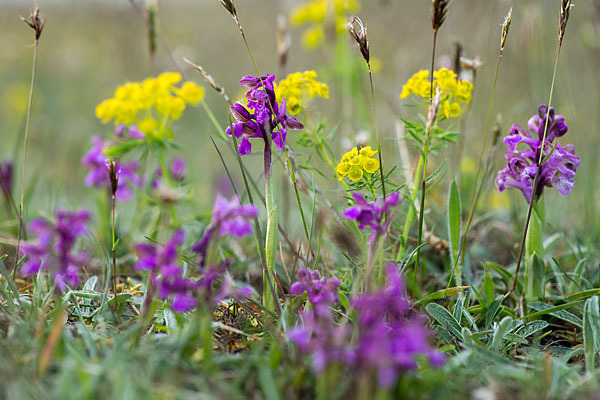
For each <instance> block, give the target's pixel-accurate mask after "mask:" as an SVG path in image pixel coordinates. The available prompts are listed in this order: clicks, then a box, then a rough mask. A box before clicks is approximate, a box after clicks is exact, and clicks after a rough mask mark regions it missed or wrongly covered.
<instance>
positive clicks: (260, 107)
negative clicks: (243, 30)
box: [226, 74, 304, 155]
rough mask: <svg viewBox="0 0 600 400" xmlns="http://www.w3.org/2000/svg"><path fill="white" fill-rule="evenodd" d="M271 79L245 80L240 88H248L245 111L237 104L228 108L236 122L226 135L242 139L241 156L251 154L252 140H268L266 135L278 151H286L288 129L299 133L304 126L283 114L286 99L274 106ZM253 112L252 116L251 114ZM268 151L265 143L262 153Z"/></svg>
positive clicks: (255, 78) (239, 146) (249, 78)
mask: <svg viewBox="0 0 600 400" xmlns="http://www.w3.org/2000/svg"><path fill="white" fill-rule="evenodd" d="M274 80H275V76H274V75H269V74H267V75H265V76H262V77H260V78H259V77H255V76H244V77H243V78H242V79H241V80H240V85H242V86H244V87H246V88H248V89H249V90H248V91H247V92H246V94H245V97H246V107H245V106H244V105H242V104H240V103H236V104H234V105H232V106H231V107H230V110H231V113H232V114H233V116H234V117H235V122H233V123H232V125H231V126H230V127H228V128H227V129H226V133H227V134H228V135H229V136H231V135H232V134H233V135H235V137H236V138H238V139H241V140H240V142H239V144H238V152H239V153H240V155H245V154H248V153H250V152H251V151H252V144H251V143H250V140H249V139H251V138H262V139H263V140H265V141H266V140H267V138H268V136H269V133H270V135H271V140H272V141H273V143H275V146H277V148H278V149H280V150H284V149H285V140H286V136H287V130H288V129H302V128H304V126H303V125H302V124H301V123H300V122H298V121H297V120H296V119H295V118H293V117H291V116H288V115H287V114H286V106H285V99H284V100H282V102H281V104H278V103H277V100H276V96H275V88H274V85H273V81H274ZM250 110H252V112H251V111H250ZM267 151H270V145H269V143H268V142H265V152H267Z"/></svg>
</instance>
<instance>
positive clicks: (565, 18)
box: [558, 0, 573, 45]
mask: <svg viewBox="0 0 600 400" xmlns="http://www.w3.org/2000/svg"><path fill="white" fill-rule="evenodd" d="M571 7H573V2H572V1H571V0H561V2H560V17H559V18H558V43H559V45H562V41H563V38H564V37H565V31H566V30H567V22H569V15H570V14H571Z"/></svg>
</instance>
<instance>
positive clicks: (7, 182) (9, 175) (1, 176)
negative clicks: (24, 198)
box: [0, 160, 13, 199]
mask: <svg viewBox="0 0 600 400" xmlns="http://www.w3.org/2000/svg"><path fill="white" fill-rule="evenodd" d="M12 182H13V163H12V161H10V160H6V161H2V162H0V190H1V191H2V193H3V194H4V197H6V198H7V199H8V198H9V197H10V196H11V193H12Z"/></svg>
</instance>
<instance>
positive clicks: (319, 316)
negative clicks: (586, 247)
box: [288, 310, 355, 373]
mask: <svg viewBox="0 0 600 400" xmlns="http://www.w3.org/2000/svg"><path fill="white" fill-rule="evenodd" d="M300 316H301V319H302V325H299V326H297V327H295V328H293V329H290V330H289V331H288V339H289V340H290V341H292V342H293V343H294V344H296V346H298V349H299V350H300V351H301V352H302V353H304V354H307V355H310V356H311V358H312V365H313V369H314V370H315V372H316V373H321V372H322V371H323V370H324V369H325V367H326V366H327V365H328V364H330V363H334V362H337V363H340V364H342V365H353V363H354V361H355V354H354V349H353V348H352V346H350V345H349V340H350V334H351V333H352V331H351V330H350V326H349V325H341V326H340V325H337V324H336V323H335V321H334V319H333V316H332V314H331V312H326V313H325V312H317V311H316V310H306V311H304V312H302V313H301V314H300Z"/></svg>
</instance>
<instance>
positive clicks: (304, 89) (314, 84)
mask: <svg viewBox="0 0 600 400" xmlns="http://www.w3.org/2000/svg"><path fill="white" fill-rule="evenodd" d="M316 78H317V73H316V72H315V71H304V72H294V73H292V74H289V75H288V76H287V77H286V78H285V79H283V80H282V81H281V82H279V83H278V84H276V85H275V95H276V96H277V101H278V102H279V101H281V100H282V99H284V98H285V100H286V108H287V111H288V112H289V113H290V114H291V115H296V114H298V113H299V112H300V110H301V109H302V108H303V107H304V105H305V104H307V103H308V102H309V101H310V100H312V99H313V98H315V97H323V98H325V99H326V98H328V97H329V87H328V86H327V85H326V84H325V83H323V82H319V81H317V80H316Z"/></svg>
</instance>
